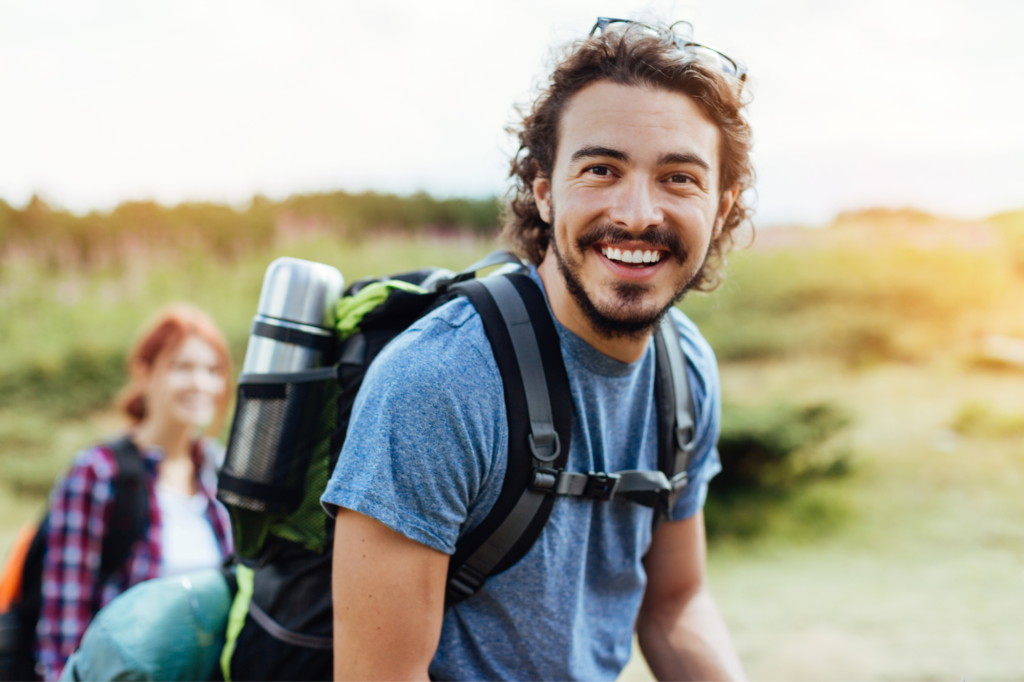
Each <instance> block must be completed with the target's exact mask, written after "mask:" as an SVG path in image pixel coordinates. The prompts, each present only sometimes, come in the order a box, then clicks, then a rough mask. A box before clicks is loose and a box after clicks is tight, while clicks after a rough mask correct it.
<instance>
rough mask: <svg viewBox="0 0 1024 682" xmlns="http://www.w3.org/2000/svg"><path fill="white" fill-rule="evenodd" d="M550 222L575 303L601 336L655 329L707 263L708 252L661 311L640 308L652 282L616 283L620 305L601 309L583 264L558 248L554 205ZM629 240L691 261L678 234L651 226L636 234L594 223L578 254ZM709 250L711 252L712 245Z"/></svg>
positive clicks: (579, 239)
mask: <svg viewBox="0 0 1024 682" xmlns="http://www.w3.org/2000/svg"><path fill="white" fill-rule="evenodd" d="M549 224H550V225H551V226H552V228H551V249H552V252H553V253H554V255H555V262H556V263H557V264H558V271H559V272H560V273H561V274H562V278H563V279H564V280H565V285H566V289H568V291H569V294H570V295H571V296H572V297H573V299H574V300H575V301H576V304H577V305H578V306H579V307H580V309H581V310H582V311H583V313H584V314H585V315H586V316H587V319H588V320H589V321H590V324H591V326H592V327H593V329H594V331H596V332H597V333H598V334H599V335H600V336H603V337H605V338H609V339H612V338H623V337H627V338H634V339H639V338H642V337H644V336H647V335H649V334H650V333H651V332H653V331H654V329H655V328H657V326H658V325H659V324H660V323H661V319H662V318H663V317H664V316H665V314H666V313H668V311H669V309H670V308H671V307H672V306H674V305H675V304H676V303H678V302H679V300H680V299H682V298H683V296H684V295H685V294H686V292H687V291H689V289H690V287H691V285H692V284H693V282H695V281H697V280H698V279H699V278H700V276H701V273H702V271H703V270H704V264H705V263H706V262H707V256H708V254H707V253H705V254H704V257H703V258H702V259H701V263H700V267H698V268H697V270H696V272H695V273H694V274H693V277H690V278H689V279H688V280H687V281H686V282H684V283H682V284H681V285H680V286H679V287H678V288H677V289H676V290H675V291H674V292H673V293H672V298H671V300H670V301H669V302H668V304H667V305H665V306H664V307H662V308H660V309H658V310H654V311H650V310H643V309H642V308H639V303H640V301H641V300H642V299H643V296H644V294H646V293H648V292H650V291H651V290H652V288H653V287H652V286H651V285H649V284H639V283H635V282H618V283H616V284H615V287H614V291H615V295H616V297H617V298H618V300H619V305H618V306H617V307H615V308H610V307H609V306H603V307H602V308H598V307H597V305H596V304H595V303H594V302H593V301H592V300H591V299H590V296H589V295H587V292H586V291H585V290H584V288H583V283H582V282H581V281H580V277H579V270H580V267H581V266H582V263H581V262H576V263H571V262H569V261H568V260H567V259H566V258H565V256H564V255H563V254H562V252H561V250H560V249H559V248H558V240H557V239H556V238H555V230H554V226H555V216H554V209H553V207H552V212H551V222H550V223H549ZM627 241H632V242H637V241H639V242H644V243H647V244H651V245H652V246H657V247H661V248H662V249H666V250H667V251H668V252H669V254H670V257H672V258H675V259H676V260H677V261H679V263H680V264H681V265H685V263H686V261H687V260H688V256H689V254H688V253H687V252H686V247H685V246H684V245H683V243H682V240H681V239H680V238H679V235H677V234H676V233H675V232H673V231H672V230H671V229H669V228H667V227H655V228H648V229H647V230H645V231H644V232H642V233H641V234H640V235H634V234H632V233H630V232H627V231H626V230H623V229H622V228H619V227H615V226H614V225H608V224H603V225H595V226H594V227H591V228H588V229H587V230H585V231H584V232H583V234H581V235H580V236H579V237H577V238H576V249H577V252H578V253H580V254H586V253H587V251H589V250H591V248H592V247H593V246H594V245H595V244H597V243H598V242H600V243H602V244H608V245H609V246H612V245H614V244H616V243H623V242H627ZM708 250H709V252H710V245H709V246H708Z"/></svg>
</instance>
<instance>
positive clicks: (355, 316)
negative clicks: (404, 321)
mask: <svg viewBox="0 0 1024 682" xmlns="http://www.w3.org/2000/svg"><path fill="white" fill-rule="evenodd" d="M392 289H401V290H402V291H408V292H411V293H414V294H425V293H427V290H426V289H424V288H423V287H418V286H416V285H415V284H409V283H408V282H404V281H402V280H400V279H386V280H384V281H382V282H372V283H370V284H367V285H366V286H365V287H363V288H362V289H360V290H359V293H358V294H356V295H355V296H344V297H342V298H341V299H339V300H338V304H337V306H336V307H335V314H336V316H337V320H338V322H337V323H336V325H335V327H336V328H337V330H338V340H339V341H344V340H345V339H347V338H348V337H350V336H352V335H353V334H355V333H356V332H357V331H359V324H360V323H361V322H362V321H363V316H364V315H366V313H368V312H370V311H371V310H373V309H374V308H376V307H377V306H379V305H380V304H381V303H383V302H384V301H386V300H387V298H388V295H389V294H390V293H391V290H392Z"/></svg>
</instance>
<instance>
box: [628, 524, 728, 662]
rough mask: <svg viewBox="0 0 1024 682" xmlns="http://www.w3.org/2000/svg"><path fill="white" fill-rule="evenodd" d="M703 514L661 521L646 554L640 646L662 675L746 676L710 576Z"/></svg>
mask: <svg viewBox="0 0 1024 682" xmlns="http://www.w3.org/2000/svg"><path fill="white" fill-rule="evenodd" d="M705 555H706V544H705V538H704V514H703V512H697V513H696V514H694V515H693V516H691V517H690V518H688V519H686V520H684V521H672V522H667V523H662V524H661V525H660V526H658V529H657V530H656V531H655V533H654V539H653V541H652V542H651V548H650V549H649V550H648V552H647V556H645V557H644V567H645V568H646V570H647V590H646V592H645V593H644V601H643V604H642V605H641V606H640V614H639V616H638V617H637V623H636V631H637V637H638V638H639V640H640V648H641V649H642V650H643V653H644V658H646V659H647V664H648V665H649V666H650V668H651V671H652V672H653V673H654V676H655V677H657V678H658V679H659V680H740V679H745V678H746V675H745V674H744V672H743V666H742V664H741V663H740V659H739V656H738V655H737V653H736V648H735V647H734V646H733V643H732V638H731V637H730V636H729V631H728V629H727V628H726V626H725V621H723V620H722V616H721V615H720V614H719V613H718V608H717V607H716V606H715V602H714V600H713V599H712V598H711V592H710V591H708V587H707V582H706V580H705V571H704V559H705Z"/></svg>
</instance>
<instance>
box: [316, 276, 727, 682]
mask: <svg viewBox="0 0 1024 682" xmlns="http://www.w3.org/2000/svg"><path fill="white" fill-rule="evenodd" d="M530 274H531V277H532V278H533V279H534V281H535V282H537V283H538V284H540V279H539V278H538V277H537V273H536V270H533V269H531V273H530ZM541 288H542V289H543V286H541ZM671 315H672V317H673V319H674V320H675V322H676V324H677V326H678V327H679V331H680V334H681V336H682V347H683V352H684V354H685V356H686V358H687V361H688V362H687V365H688V366H687V370H688V372H689V378H690V389H691V392H692V394H693V400H694V406H695V412H696V421H697V429H696V435H697V442H696V453H695V456H694V458H693V460H692V462H691V465H690V470H689V473H690V483H689V485H688V486H687V487H686V489H685V490H684V491H683V493H682V494H681V495H680V497H679V499H678V501H677V503H676V504H675V506H674V508H673V510H672V516H673V519H676V520H678V519H684V518H687V517H689V516H691V515H693V514H694V513H696V512H697V511H698V510H699V509H700V508H701V506H702V505H703V503H704V497H705V495H706V493H707V484H708V481H709V480H710V479H711V477H712V476H714V475H715V474H716V473H717V472H718V471H719V470H720V468H721V467H720V465H719V459H718V452H717V450H716V448H715V443H716V439H717V437H718V428H719V421H720V403H721V398H720V387H719V383H718V369H717V364H716V362H715V357H714V354H713V353H712V351H711V348H710V347H709V346H708V345H707V343H706V342H705V341H704V339H703V337H701V335H700V333H699V332H698V331H697V328H696V327H695V326H694V325H693V323H692V322H690V320H689V319H687V318H686V316H685V315H683V314H682V313H681V312H679V311H678V310H675V309H673V310H672V311H671ZM555 326H556V327H557V329H558V335H559V339H560V341H561V348H562V356H563V358H564V360H565V366H566V370H567V372H568V375H569V385H570V389H571V392H572V400H573V424H572V444H571V446H570V448H569V459H568V464H567V466H566V468H567V469H568V470H569V471H578V472H586V471H607V472H613V471H621V470H625V469H648V470H654V469H657V468H658V456H657V443H658V436H657V430H658V428H657V427H658V416H657V410H656V408H655V403H654V398H653V396H654V374H655V371H654V344H653V342H651V343H649V344H648V347H647V350H646V351H645V352H644V354H643V356H642V357H641V358H640V359H639V360H637V361H636V362H633V363H630V364H624V363H622V362H619V361H617V360H614V359H612V358H609V357H607V356H605V355H603V354H601V353H599V352H598V351H597V350H595V349H594V348H593V347H591V346H590V345H588V344H587V343H586V342H585V341H583V340H582V339H581V338H579V337H578V336H576V335H575V334H573V333H572V332H571V331H569V330H568V329H566V328H565V327H563V326H562V325H561V324H559V323H557V321H556V325H555ZM507 448H508V422H507V418H506V414H505V400H504V394H503V391H502V383H501V375H500V374H499V372H498V367H497V365H496V363H495V361H494V355H493V353H492V352H491V347H490V343H489V342H488V340H487V337H486V336H485V334H484V330H483V323H482V321H481V319H480V316H479V315H478V314H477V312H476V309H475V308H474V307H473V306H472V304H471V303H470V302H469V301H468V300H467V299H465V298H458V299H455V300H454V301H451V302H450V303H448V304H446V305H444V306H442V307H441V308H438V309H437V310H436V311H434V312H432V313H431V314H429V315H427V316H425V317H424V318H422V319H421V320H419V321H417V322H416V323H415V324H413V325H412V326H411V327H410V328H409V329H408V330H406V331H405V332H404V333H403V334H401V335H400V336H399V337H397V338H396V339H395V340H394V341H392V342H391V344H389V345H388V346H387V348H385V349H384V351H383V352H382V353H381V354H380V355H379V356H378V357H377V359H376V360H374V362H373V364H372V365H371V367H370V369H369V371H368V372H367V375H366V378H365V380H364V382H363V385H362V388H361V389H360V391H359V395H358V397H357V398H356V402H355V406H354V408H353V412H352V418H351V421H350V424H349V429H348V436H347V439H346V441H345V445H344V447H343V448H342V451H341V456H340V458H339V460H338V464H337V467H336V468H335V470H334V473H333V475H332V477H331V480H330V482H329V483H328V485H327V490H326V491H325V492H324V494H323V497H322V498H321V501H322V502H323V503H324V506H325V508H326V509H327V510H328V512H329V513H333V511H334V510H333V506H332V505H337V506H340V507H345V508H348V509H353V510H355V511H357V512H360V513H362V514H365V515H367V516H370V517H372V518H374V519H376V520H378V521H380V522H381V523H383V524H385V525H386V526H388V527H390V528H392V529H393V530H395V531H397V532H399V533H402V534H403V535H405V536H407V537H409V538H411V539H413V540H415V541H417V542H421V543H423V544H425V545H427V546H429V547H433V548H434V549H437V550H440V551H442V552H445V553H446V554H452V553H453V552H454V551H455V543H456V542H457V541H458V539H459V538H460V537H462V536H463V535H464V534H465V533H467V532H468V531H470V530H472V529H473V528H475V527H476V526H477V525H478V524H479V523H480V522H481V521H482V520H483V519H484V517H485V516H486V515H487V512H488V511H490V509H491V507H492V506H493V505H494V502H495V500H496V499H497V498H498V494H499V492H500V491H501V486H502V481H503V480H504V475H505V466H506V457H507ZM652 514H653V512H652V510H651V509H650V508H647V507H642V506H639V505H636V504H632V503H630V502H626V501H624V500H612V501H610V502H597V501H592V500H584V499H577V498H559V499H557V500H556V502H555V506H554V511H553V513H552V514H551V518H550V520H549V521H548V523H547V525H546V526H545V527H544V530H543V532H542V533H541V535H540V537H539V538H538V540H537V542H536V544H534V546H533V548H532V549H531V550H530V551H529V552H528V553H527V554H526V556H524V557H523V559H522V560H520V561H519V562H518V563H517V564H516V565H515V566H513V567H511V568H510V569H508V570H507V571H505V572H504V573H501V574H499V575H497V576H494V577H493V578H491V579H489V580H488V581H487V583H486V584H485V586H484V587H483V589H482V590H481V591H480V592H479V593H477V594H476V595H474V596H473V597H471V598H469V599H467V600H466V601H464V602H462V603H460V604H458V605H456V606H454V607H452V608H450V609H448V610H447V611H446V612H445V615H444V623H443V626H442V629H441V640H440V644H439V646H438V648H437V653H436V654H435V656H434V660H433V662H432V663H431V666H430V671H431V673H432V674H433V675H434V676H435V677H438V678H440V679H449V680H458V679H477V680H483V679H557V680H614V679H615V678H616V677H618V675H619V672H620V671H621V670H622V667H623V666H624V665H625V664H626V662H627V661H628V660H629V655H630V647H631V643H632V633H633V625H634V622H635V621H636V615H637V612H638V610H639V608H640V602H641V599H642V597H643V591H644V585H645V583H646V574H645V573H644V568H643V564H642V563H641V561H642V559H643V556H644V554H645V553H646V552H647V549H648V547H649V545H650V543H651V524H652V520H653V519H652Z"/></svg>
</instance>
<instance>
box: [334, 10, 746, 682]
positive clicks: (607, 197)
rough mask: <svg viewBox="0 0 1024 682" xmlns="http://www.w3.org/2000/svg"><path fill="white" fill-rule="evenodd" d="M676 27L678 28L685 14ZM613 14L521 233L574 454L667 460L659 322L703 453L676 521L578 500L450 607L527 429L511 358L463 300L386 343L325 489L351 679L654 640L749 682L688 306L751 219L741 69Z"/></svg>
mask: <svg viewBox="0 0 1024 682" xmlns="http://www.w3.org/2000/svg"><path fill="white" fill-rule="evenodd" d="M677 28H678V26H677ZM677 33H680V32H679V31H677V32H676V33H673V32H672V31H671V30H668V29H663V30H659V29H652V28H649V27H646V26H643V25H640V24H635V23H633V22H626V21H622V20H605V19H601V20H599V21H598V24H597V25H596V26H595V28H594V31H592V34H591V37H590V38H589V39H587V40H585V41H581V42H579V43H577V44H575V45H573V46H571V48H570V49H569V50H568V51H567V53H566V54H565V56H564V57H563V58H562V60H561V61H560V62H559V63H558V64H557V66H556V68H555V70H554V73H553V74H552V76H551V80H550V83H549V86H548V87H547V88H546V89H545V90H544V91H543V92H542V93H541V95H540V96H539V97H538V99H537V101H536V102H535V103H534V105H533V107H532V109H531V111H530V112H529V113H528V114H527V115H526V116H525V117H524V119H523V122H522V125H521V127H520V129H519V140H520V150H519V153H518V154H517V156H516V158H515V159H514V160H513V162H512V175H513V177H514V178H515V180H516V188H515V192H514V194H513V196H512V199H511V202H510V211H509V217H508V222H507V224H506V227H505V232H504V236H505V238H506V240H507V241H508V242H509V243H510V244H511V245H512V247H513V248H515V249H516V250H517V251H518V252H519V253H520V254H521V255H522V256H523V257H524V258H525V259H526V260H528V261H530V262H532V263H534V264H535V267H531V270H530V276H531V278H532V279H533V280H534V282H535V283H536V284H537V285H538V286H539V287H540V288H541V289H542V290H543V292H544V295H545V296H546V299H547V303H548V306H549V308H550V311H551V313H552V315H553V317H554V320H555V326H556V329H557V333H558V340H559V343H560V346H561V352H562V356H563V359H564V361H565V367H566V372H567V374H568V379H569V386H570V391H571V398H572V406H571V407H572V415H573V420H572V439H571V445H570V447H569V456H568V463H567V465H566V470H567V471H573V472H588V471H597V472H601V471H604V472H613V471H623V470H640V471H644V470H648V471H649V470H655V469H657V468H658V435H657V434H658V423H657V422H658V420H657V410H656V409H655V395H654V394H655V361H656V359H655V355H656V352H655V348H654V346H655V344H654V343H653V341H652V335H653V333H654V331H655V330H656V329H657V328H658V327H659V325H660V324H661V321H662V319H663V318H664V316H665V315H670V316H671V320H672V322H673V323H674V324H675V326H676V328H677V329H678V331H679V337H680V346H681V350H682V354H683V356H684V357H685V359H686V371H687V374H688V378H689V383H690V389H691V396H690V398H691V400H692V402H693V407H694V410H693V412H694V418H695V432H696V433H695V439H694V454H693V456H692V458H691V459H690V461H689V466H688V470H687V481H688V483H687V484H686V487H685V488H683V489H682V490H681V492H680V494H678V496H677V497H676V498H675V499H674V502H673V503H672V505H671V509H669V510H668V519H667V520H662V521H661V522H660V523H657V524H656V523H655V519H654V512H653V510H652V509H651V508H648V507H643V506H639V505H636V504H630V503H629V502H626V501H620V500H617V499H613V500H611V501H607V502H595V501H594V500H590V499H581V498H559V499H558V500H557V501H556V503H555V505H554V507H553V512H552V514H551V517H550V519H549V520H548V522H547V524H546V525H545V526H544V528H543V531H542V533H541V534H540V536H539V538H538V540H537V541H536V543H535V544H534V545H533V547H532V548H531V549H530V551H529V552H527V553H526V555H525V556H524V557H523V558H522V559H521V560H520V561H519V562H517V563H516V564H515V565H514V566H512V567H511V568H509V569H508V570H505V571H504V572H502V573H499V574H497V575H494V576H493V577H491V578H490V579H488V580H487V582H486V583H485V584H484V586H483V587H482V588H481V589H480V591H479V592H477V593H476V594H474V595H473V596H472V597H470V598H468V599H466V600H465V601H462V602H460V603H458V604H456V605H455V606H453V607H451V608H449V609H447V610H446V609H444V600H445V585H446V573H447V568H448V560H449V556H450V555H451V554H452V553H453V552H454V550H455V543H456V542H457V541H458V540H459V538H460V537H463V536H464V535H465V534H466V533H467V532H470V531H472V530H473V529H474V528H475V527H476V526H477V525H478V524H479V523H480V521H481V519H483V518H484V517H485V516H486V514H487V512H488V511H489V510H490V508H491V507H492V506H493V505H494V503H495V500H496V499H497V497H498V493H499V491H500V489H501V486H502V481H503V479H504V476H505V466H506V457H507V454H506V453H507V450H508V444H509V433H508V423H507V417H506V407H505V404H504V399H503V393H502V383H501V375H500V373H499V372H498V369H497V365H496V362H495V359H494V354H493V351H492V350H491V346H490V344H489V343H488V341H487V338H486V337H485V334H484V331H483V326H482V323H481V320H480V317H479V315H478V314H477V312H476V311H475V309H474V308H473V306H472V305H471V304H470V303H469V302H468V301H467V300H466V299H462V298H460V299H456V300H454V301H452V302H450V303H448V304H446V305H445V306H443V307H441V308H439V309H437V310H436V311H434V312H433V313H431V314H430V315H428V316H426V317H424V318H423V319H422V320H420V321H419V322H417V323H415V324H414V325H413V326H412V327H411V328H410V329H409V330H408V331H406V332H405V333H404V334H403V335H402V336H400V337H399V338H397V339H396V340H395V341H394V342H392V344H391V345H389V346H388V348H387V349H385V351H384V352H383V353H382V354H381V355H380V356H379V357H378V358H377V359H376V360H375V361H374V363H373V365H372V366H371V368H370V371H369V372H368V374H367V376H366V380H365V382H364V384H363V387H362V389H361V390H360V393H359V396H358V398H357V401H356V405H355V407H354V410H353V415H352V420H351V423H350V426H349V430H348V434H349V435H348V438H347V440H346V442H345V445H344V448H343V450H342V453H341V456H340V458H339V461H338V465H337V468H336V469H335V472H334V475H333V477H332V479H331V482H330V484H329V485H328V489H327V491H326V492H325V494H324V496H323V501H324V504H325V506H326V507H327V508H328V509H329V510H332V511H336V512H337V516H336V518H337V525H336V533H335V553H334V617H335V629H334V638H335V650H334V657H335V658H334V660H335V674H336V676H337V677H338V678H339V679H427V677H428V674H429V675H431V676H433V677H434V678H435V679H438V678H439V679H558V680H568V679H587V680H596V679H608V680H612V679H615V678H616V677H617V676H618V675H619V673H620V672H621V669H622V667H623V666H624V665H625V663H626V662H627V661H628V659H629V656H630V649H631V641H632V635H633V632H634V631H635V632H636V633H637V635H638V637H639V641H640V645H641V647H642V649H643V652H644V655H645V657H646V659H647V662H648V663H649V665H650V666H651V669H652V671H653V672H654V673H655V675H656V676H657V677H658V678H660V679H738V678H742V677H743V670H742V666H741V665H740V662H739V659H738V656H737V655H736V651H735V649H734V647H733V644H732V642H731V639H730V637H729V634H728V631H727V629H726V627H725V624H724V622H723V620H722V618H721V617H720V615H719V613H718V610H717V608H716V606H715V604H714V601H713V600H712V598H711V595H710V592H709V590H708V587H707V584H706V578H705V540H704V521H703V516H702V512H701V508H702V506H703V503H704V498H705V496H706V493H707V484H708V481H709V480H710V478H711V477H712V476H714V475H715V473H717V472H718V470H719V469H720V465H719V460H718V454H717V451H716V449H715V444H716V440H717V437H718V428H719V411H720V391H719V383H718V373H717V367H716V363H715V359H714V355H713V353H712V352H711V349H710V348H709V347H708V345H707V344H706V342H705V341H704V340H703V338H702V337H701V336H700V333H699V332H698V331H697V329H696V327H694V325H693V324H692V323H691V322H690V321H689V320H688V319H687V318H686V317H685V316H684V315H683V314H682V313H680V312H679V311H678V310H675V309H674V308H673V304H674V303H675V302H677V301H678V300H679V299H680V298H681V297H682V296H683V295H684V294H685V292H686V291H687V290H689V289H692V288H703V289H706V288H710V287H712V286H713V285H714V284H715V282H716V281H717V279H716V268H717V266H718V264H719V262H720V257H721V255H722V253H723V252H724V251H725V250H726V249H727V248H728V246H729V244H730V235H731V234H732V231H733V230H734V229H735V228H736V227H737V226H739V225H740V224H741V223H742V222H743V221H744V220H745V218H746V207H745V205H744V203H743V190H745V189H746V188H747V187H749V186H750V183H751V181H752V170H751V167H750V163H749V158H748V156H749V148H750V132H749V128H748V127H747V124H746V122H745V121H744V119H743V117H742V115H741V110H742V88H743V74H742V71H741V70H740V69H739V68H738V67H737V66H736V65H735V63H734V62H732V61H731V60H730V59H729V58H727V57H725V56H724V55H721V54H720V53H718V52H716V51H714V50H711V49H709V48H706V47H704V46H700V45H697V44H695V43H693V42H692V41H691V40H690V39H689V38H688V33H687V34H686V35H678V34H677Z"/></svg>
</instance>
